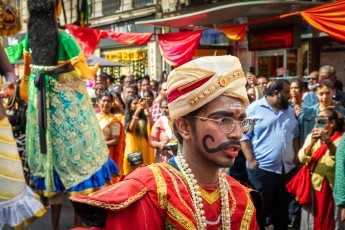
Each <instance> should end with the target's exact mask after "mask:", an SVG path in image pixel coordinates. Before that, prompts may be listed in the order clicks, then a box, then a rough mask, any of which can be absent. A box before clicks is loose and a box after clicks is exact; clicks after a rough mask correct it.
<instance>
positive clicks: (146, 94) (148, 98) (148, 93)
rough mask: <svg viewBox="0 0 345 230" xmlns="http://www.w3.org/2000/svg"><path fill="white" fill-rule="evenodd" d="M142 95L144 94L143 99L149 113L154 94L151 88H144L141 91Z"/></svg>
mask: <svg viewBox="0 0 345 230" xmlns="http://www.w3.org/2000/svg"><path fill="white" fill-rule="evenodd" d="M143 96H144V100H145V101H146V103H147V104H148V106H149V109H150V113H151V109H152V105H153V100H154V99H155V98H154V95H153V92H152V91H151V90H145V91H144V92H143Z"/></svg>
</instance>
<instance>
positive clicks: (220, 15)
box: [5, 0, 345, 82]
mask: <svg viewBox="0 0 345 230" xmlns="http://www.w3.org/2000/svg"><path fill="white" fill-rule="evenodd" d="M13 1H14V4H15V5H16V6H17V7H18V8H19V9H20V11H21V16H22V19H23V21H24V23H23V29H22V31H21V33H20V34H18V35H17V36H15V37H9V38H6V39H7V40H6V41H5V45H13V44H15V43H16V42H18V41H19V40H20V39H21V38H22V37H23V34H25V33H26V31H27V30H26V23H25V20H27V18H28V13H27V7H26V1H24V0H13ZM82 2H83V1H81V0H63V5H64V11H63V14H62V15H61V16H60V24H61V25H65V24H73V23H75V22H77V21H78V9H79V10H80V7H81V3H82ZM329 2H332V0H328V1H327V0H313V1H291V0H286V1H284V0H275V1H268V0H266V1H246V0H242V1H235V0H116V1H114V0H86V2H85V3H87V5H88V15H89V27H91V28H95V29H100V30H113V31H118V32H137V33H141V32H148V33H154V34H160V33H169V32H176V31H186V30H196V29H203V30H204V31H203V36H202V39H201V41H200V44H199V46H198V49H197V51H196V53H195V57H200V56H205V55H224V54H232V55H236V56H238V57H239V58H240V59H241V63H242V64H243V68H244V69H245V70H249V69H251V70H254V71H255V74H257V75H263V76H267V77H277V76H299V77H302V76H305V75H308V74H309V73H310V72H311V71H313V70H317V69H318V68H319V67H320V66H321V65H324V64H329V65H334V66H335V68H336V70H337V73H338V75H339V76H338V78H339V79H340V80H342V81H344V80H345V70H344V67H343V65H342V64H343V63H341V61H340V60H344V59H345V52H344V50H345V44H344V43H343V42H341V41H337V40H335V39H332V38H330V37H329V36H328V35H326V34H324V33H321V32H319V31H316V30H315V29H313V28H312V27H311V26H309V25H308V24H307V23H306V22H305V21H304V20H302V19H301V17H300V16H294V17H289V18H287V19H284V20H276V21H271V22H265V23H257V24H253V25H250V26H248V28H247V36H246V40H245V41H241V42H235V41H231V40H229V39H228V38H227V37H226V35H225V34H224V33H222V32H221V31H220V30H217V27H221V26H228V25H229V26H230V25H234V24H241V23H245V22H250V21H255V20H260V19H264V18H269V17H274V16H277V15H281V14H286V13H292V12H295V11H300V10H305V9H309V8H312V7H316V6H319V5H322V4H326V3H329ZM78 3H79V6H78V5H77V4H78ZM282 29H283V30H284V33H286V34H290V36H292V44H290V45H289V46H286V47H284V46H282V45H280V44H279V41H277V42H276V43H277V44H274V43H270V44H265V43H264V42H262V41H263V39H265V38H266V37H267V36H269V35H271V36H275V35H276V34H277V32H279V31H283V30H282ZM258 41H259V42H258ZM96 55H99V56H103V57H106V58H107V59H110V60H114V61H120V62H122V63H124V64H125V65H126V67H121V68H111V69H110V68H108V69H104V70H103V71H107V72H108V73H111V74H112V75H114V76H116V78H118V77H119V76H120V75H121V74H127V75H128V74H134V75H135V76H137V77H139V76H144V75H149V76H150V77H151V78H152V79H157V80H160V78H161V73H162V71H163V70H167V71H168V72H169V71H170V70H171V68H172V67H171V66H169V65H168V64H167V63H165V61H164V60H163V59H162V57H161V55H160V52H159V48H158V42H157V38H156V36H153V37H152V39H151V41H150V42H149V43H148V44H147V45H142V46H137V45H123V44H119V43H116V42H115V41H113V40H112V39H110V38H107V39H104V40H101V42H100V44H99V46H98V50H96ZM343 78H344V79H343ZM344 82H345V81H344Z"/></svg>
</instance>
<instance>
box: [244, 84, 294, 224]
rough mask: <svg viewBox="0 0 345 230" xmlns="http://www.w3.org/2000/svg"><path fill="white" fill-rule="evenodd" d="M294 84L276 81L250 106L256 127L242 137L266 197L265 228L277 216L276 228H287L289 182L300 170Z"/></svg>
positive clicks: (251, 176) (251, 174)
mask: <svg viewBox="0 0 345 230" xmlns="http://www.w3.org/2000/svg"><path fill="white" fill-rule="evenodd" d="M289 99H290V87H289V82H288V81H285V80H276V81H272V82H271V84H270V85H269V86H268V88H267V89H266V91H265V96H264V97H263V98H261V99H260V100H257V101H255V102H253V103H252V104H250V105H249V106H248V107H247V108H246V114H247V118H249V119H252V120H254V122H255V127H254V129H253V131H252V132H251V133H249V134H244V135H243V137H242V139H241V147H242V151H243V153H244V155H245V157H246V159H247V172H248V177H249V180H250V182H251V184H252V186H253V187H254V189H256V190H258V191H259V192H260V193H261V195H262V198H263V202H264V210H263V214H262V215H261V216H260V218H259V219H258V223H259V226H260V229H265V225H266V218H268V217H269V216H270V215H272V217H273V225H274V229H281V230H284V229H287V227H288V205H289V202H290V200H291V196H290V194H289V193H288V192H287V190H286V188H285V184H286V183H287V182H288V181H289V180H290V179H291V178H292V176H293V175H294V174H295V172H296V170H297V169H296V166H295V163H294V162H295V159H296V158H295V157H296V154H297V152H298V149H299V138H298V136H299V130H298V122H297V120H296V118H295V112H294V109H293V108H292V107H291V106H289Z"/></svg>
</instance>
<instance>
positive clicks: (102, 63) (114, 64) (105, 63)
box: [87, 55, 124, 67]
mask: <svg viewBox="0 0 345 230" xmlns="http://www.w3.org/2000/svg"><path fill="white" fill-rule="evenodd" d="M97 63H99V66H100V67H122V66H124V65H123V64H122V63H120V62H115V61H109V60H108V59H105V58H101V57H97V56H95V55H92V56H91V57H89V58H88V59H87V64H88V65H90V66H94V65H96V64H97Z"/></svg>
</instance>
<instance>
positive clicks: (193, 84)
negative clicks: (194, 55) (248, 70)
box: [168, 55, 249, 121]
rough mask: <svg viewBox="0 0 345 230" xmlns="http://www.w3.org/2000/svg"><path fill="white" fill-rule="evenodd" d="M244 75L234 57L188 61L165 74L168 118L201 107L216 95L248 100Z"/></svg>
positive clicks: (213, 57)
mask: <svg viewBox="0 0 345 230" xmlns="http://www.w3.org/2000/svg"><path fill="white" fill-rule="evenodd" d="M245 85H246V78H245V75H244V72H243V70H242V67H241V63H240V61H239V60H238V58H237V57H234V56H230V55H228V56H209V57H201V58H198V59H195V60H192V61H190V62H188V63H186V64H184V65H182V66H180V67H178V68H176V69H174V70H173V71H171V73H170V74H169V76H168V107H169V114H170V118H171V120H172V121H174V120H176V119H177V118H179V117H182V116H185V115H187V114H188V113H190V112H192V111H194V110H196V109H198V108H200V107H202V106H203V105H205V104H207V103H209V102H210V101H212V100H213V99H215V98H217V97H218V96H220V95H225V96H230V97H235V98H238V99H240V100H241V101H243V103H244V104H245V105H247V104H248V103H249V101H248V97H247V92H246V88H245Z"/></svg>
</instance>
